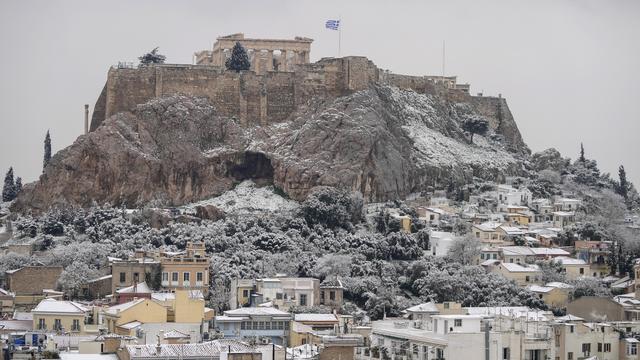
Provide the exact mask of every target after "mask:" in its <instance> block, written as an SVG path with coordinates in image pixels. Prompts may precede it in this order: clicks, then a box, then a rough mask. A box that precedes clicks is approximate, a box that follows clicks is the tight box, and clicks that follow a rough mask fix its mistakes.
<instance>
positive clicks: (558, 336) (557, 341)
mask: <svg viewBox="0 0 640 360" xmlns="http://www.w3.org/2000/svg"><path fill="white" fill-rule="evenodd" d="M556 346H560V334H556Z"/></svg>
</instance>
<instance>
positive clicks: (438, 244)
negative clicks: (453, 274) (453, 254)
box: [429, 230, 455, 256]
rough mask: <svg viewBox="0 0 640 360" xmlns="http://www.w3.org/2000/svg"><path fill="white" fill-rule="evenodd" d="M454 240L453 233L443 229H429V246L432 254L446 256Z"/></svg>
mask: <svg viewBox="0 0 640 360" xmlns="http://www.w3.org/2000/svg"><path fill="white" fill-rule="evenodd" d="M454 240H455V235H454V234H453V233H450V232H444V231H433V230H432V231H429V246H430V247H431V254H432V255H433V256H446V255H447V254H448V253H449V248H450V247H451V245H452V244H453V241H454Z"/></svg>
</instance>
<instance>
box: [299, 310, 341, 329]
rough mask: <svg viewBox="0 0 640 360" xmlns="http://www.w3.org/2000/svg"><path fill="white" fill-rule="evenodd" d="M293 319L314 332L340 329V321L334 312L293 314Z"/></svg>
mask: <svg viewBox="0 0 640 360" xmlns="http://www.w3.org/2000/svg"><path fill="white" fill-rule="evenodd" d="M293 320H294V321H295V322H297V323H300V324H304V325H307V326H309V327H311V329H313V331H315V332H326V333H337V332H338V331H340V328H339V326H340V321H339V320H338V316H336V315H335V314H313V313H301V314H294V315H293Z"/></svg>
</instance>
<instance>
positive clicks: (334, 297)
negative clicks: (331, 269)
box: [329, 291, 336, 300]
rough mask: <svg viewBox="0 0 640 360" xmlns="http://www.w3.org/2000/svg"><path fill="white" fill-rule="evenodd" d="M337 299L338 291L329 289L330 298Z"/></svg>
mask: <svg viewBox="0 0 640 360" xmlns="http://www.w3.org/2000/svg"><path fill="white" fill-rule="evenodd" d="M335 299H336V292H335V291H329V300H335Z"/></svg>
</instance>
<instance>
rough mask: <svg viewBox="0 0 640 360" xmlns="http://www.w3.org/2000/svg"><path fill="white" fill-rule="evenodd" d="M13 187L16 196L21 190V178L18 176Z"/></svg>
mask: <svg viewBox="0 0 640 360" xmlns="http://www.w3.org/2000/svg"><path fill="white" fill-rule="evenodd" d="M15 189H16V196H18V194H19V193H20V191H22V178H21V177H20V176H18V177H17V178H16V185H15Z"/></svg>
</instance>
